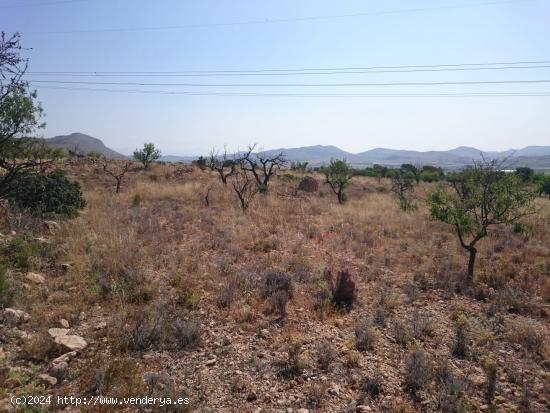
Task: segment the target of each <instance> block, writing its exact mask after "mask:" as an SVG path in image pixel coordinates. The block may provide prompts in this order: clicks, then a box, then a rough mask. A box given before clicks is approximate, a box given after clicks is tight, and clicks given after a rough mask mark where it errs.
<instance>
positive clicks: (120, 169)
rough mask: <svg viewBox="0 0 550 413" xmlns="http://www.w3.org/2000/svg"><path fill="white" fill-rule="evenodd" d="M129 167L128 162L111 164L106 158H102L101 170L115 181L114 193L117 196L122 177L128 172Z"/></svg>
mask: <svg viewBox="0 0 550 413" xmlns="http://www.w3.org/2000/svg"><path fill="white" fill-rule="evenodd" d="M131 165H132V162H130V161H125V162H124V163H123V164H120V163H118V162H116V161H112V162H111V161H109V160H108V159H107V158H106V157H104V158H103V170H104V171H105V172H106V173H107V174H108V175H110V176H112V177H113V178H114V179H115V181H116V190H115V193H117V194H118V193H119V192H120V187H121V185H122V181H123V179H124V175H126V173H127V172H128V171H129V170H130V166H131Z"/></svg>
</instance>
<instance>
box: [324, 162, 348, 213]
mask: <svg viewBox="0 0 550 413" xmlns="http://www.w3.org/2000/svg"><path fill="white" fill-rule="evenodd" d="M320 171H321V173H323V175H325V182H326V183H327V184H328V186H330V189H332V192H334V194H335V195H336V197H337V198H338V202H339V203H340V204H343V203H344V202H346V200H347V197H346V193H345V192H344V189H346V187H347V186H348V184H349V182H350V180H351V177H352V176H353V169H352V168H351V166H350V164H348V163H347V162H346V161H345V160H341V159H332V160H331V161H330V163H329V164H328V165H327V166H323V167H321V169H320Z"/></svg>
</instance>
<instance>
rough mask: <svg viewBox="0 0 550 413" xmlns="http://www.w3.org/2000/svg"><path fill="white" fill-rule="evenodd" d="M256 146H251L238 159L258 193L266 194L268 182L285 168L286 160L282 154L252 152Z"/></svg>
mask: <svg viewBox="0 0 550 413" xmlns="http://www.w3.org/2000/svg"><path fill="white" fill-rule="evenodd" d="M255 148H256V145H251V146H249V147H248V150H247V151H246V152H245V153H244V154H243V155H242V156H241V157H240V162H239V163H240V166H241V169H242V170H244V171H248V172H250V173H252V175H253V176H254V179H255V180H256V183H257V185H258V189H259V191H260V192H267V188H268V184H269V180H270V179H271V177H272V176H273V175H275V172H276V171H277V170H279V169H281V168H283V167H285V166H286V164H287V160H286V158H285V155H284V154H283V153H282V152H278V153H275V154H271V153H269V152H254V150H255Z"/></svg>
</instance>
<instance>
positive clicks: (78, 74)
mask: <svg viewBox="0 0 550 413" xmlns="http://www.w3.org/2000/svg"><path fill="white" fill-rule="evenodd" d="M549 67H550V65H537V66H501V67H461V68H433V69H397V70H343V71H338V70H334V71H332V72H329V71H318V72H314V71H312V72H272V73H245V72H243V73H203V74H200V73H157V74H155V73H153V72H150V73H147V72H141V73H127V74H124V73H111V74H109V73H101V72H86V73H70V72H28V74H33V75H40V76H60V75H63V76H68V77H234V76H305V75H347V74H377V73H419V72H455V71H483V70H509V69H516V70H524V69H544V68H549ZM320 70H325V69H320Z"/></svg>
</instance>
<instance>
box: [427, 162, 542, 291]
mask: <svg viewBox="0 0 550 413" xmlns="http://www.w3.org/2000/svg"><path fill="white" fill-rule="evenodd" d="M502 169H503V168H502V162H500V163H499V162H497V161H494V160H485V159H484V160H483V161H481V162H477V163H476V164H475V165H474V166H473V167H471V168H469V169H466V170H464V171H463V172H460V173H454V174H450V175H449V177H448V185H447V187H443V186H441V187H439V188H437V189H436V190H434V191H432V192H431V193H430V194H429V195H428V200H429V205H430V213H431V216H432V218H434V219H437V220H439V221H442V222H445V223H447V224H449V225H452V226H453V227H454V230H455V232H456V234H457V236H458V240H459V241H460V245H461V246H462V248H464V249H465V250H466V251H468V253H469V259H468V272H467V274H468V278H469V279H470V281H472V280H473V278H474V266H475V260H476V254H477V248H476V244H477V243H478V242H479V241H480V240H481V239H483V238H485V237H486V236H487V235H488V234H489V230H490V228H492V227H495V226H497V225H509V224H511V223H514V222H516V221H517V220H518V219H520V218H522V217H524V216H526V215H529V214H532V213H534V212H535V208H534V206H533V202H532V201H533V199H534V198H535V196H536V193H535V192H534V191H532V190H530V189H529V188H528V187H527V186H526V185H524V183H523V182H522V180H521V178H520V177H518V176H517V175H515V174H512V173H506V172H503V171H502Z"/></svg>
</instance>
